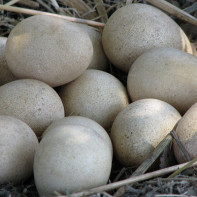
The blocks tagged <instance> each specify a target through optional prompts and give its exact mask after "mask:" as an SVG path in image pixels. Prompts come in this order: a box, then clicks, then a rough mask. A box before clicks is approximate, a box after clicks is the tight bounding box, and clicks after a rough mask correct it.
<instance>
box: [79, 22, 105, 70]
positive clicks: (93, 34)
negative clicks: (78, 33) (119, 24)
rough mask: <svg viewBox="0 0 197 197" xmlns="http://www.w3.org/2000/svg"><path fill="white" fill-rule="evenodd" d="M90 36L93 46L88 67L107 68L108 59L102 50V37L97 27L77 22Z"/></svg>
mask: <svg viewBox="0 0 197 197" xmlns="http://www.w3.org/2000/svg"><path fill="white" fill-rule="evenodd" d="M77 25H78V26H79V27H80V28H81V29H83V30H84V31H85V32H86V33H87V34H88V35H89V37H90V40H91V42H92V46H93V56H92V61H91V62H90V64H89V66H88V69H97V70H107V67H108V60H107V57H106V55H105V53H104V51H103V46H102V37H101V33H100V32H99V30H98V29H96V28H93V27H90V26H88V25H84V24H79V23H78V24H77Z"/></svg>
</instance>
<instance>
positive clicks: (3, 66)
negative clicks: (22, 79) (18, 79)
mask: <svg viewBox="0 0 197 197" xmlns="http://www.w3.org/2000/svg"><path fill="white" fill-rule="evenodd" d="M6 41H7V38H6V37H0V86H1V85H4V84H6V83H8V82H10V81H13V80H15V77H14V75H13V74H12V73H11V71H10V70H9V68H8V65H7V62H6V58H5V46H6Z"/></svg>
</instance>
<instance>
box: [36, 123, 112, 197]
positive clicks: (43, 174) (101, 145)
mask: <svg viewBox="0 0 197 197" xmlns="http://www.w3.org/2000/svg"><path fill="white" fill-rule="evenodd" d="M54 130H55V131H54V135H53V134H52V133H50V134H49V135H47V134H46V135H45V136H44V138H43V139H42V140H41V142H40V144H39V147H38V148H37V151H36V154H35V159H34V178H35V184H36V187H37V190H38V192H39V195H40V196H50V195H53V192H54V191H57V192H59V193H62V194H65V193H73V192H77V191H81V190H85V189H90V188H93V187H97V186H101V185H104V184H106V183H107V181H108V179H109V175H110V172H111V165H112V156H111V150H110V148H109V146H108V143H107V142H106V140H105V139H104V138H103V137H102V136H101V135H99V134H98V133H97V132H95V131H93V130H92V129H91V128H87V127H83V126H80V125H60V126H57V127H55V128H54ZM54 162H55V163H54Z"/></svg>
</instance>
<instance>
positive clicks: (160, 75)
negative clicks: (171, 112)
mask: <svg viewBox="0 0 197 197" xmlns="http://www.w3.org/2000/svg"><path fill="white" fill-rule="evenodd" d="M196 76H197V58H196V57H194V56H193V55H190V54H188V53H186V52H183V51H181V50H178V49H174V48H162V49H153V50H150V51H148V52H146V53H144V54H143V55H141V56H140V57H139V58H137V60H136V61H135V62H134V63H133V65H132V67H131V69H130V71H129V74H128V78H127V87H128V92H129V95H130V98H131V100H132V101H136V100H139V99H144V98H155V99H160V100H163V101H165V102H167V103H169V104H171V105H172V106H174V107H175V108H176V109H177V110H178V111H179V112H180V113H181V114H184V113H185V112H186V111H187V110H188V109H189V108H190V107H191V106H192V105H193V104H194V103H195V102H196V101H197V77H196Z"/></svg>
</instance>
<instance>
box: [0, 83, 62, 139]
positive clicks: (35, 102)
mask: <svg viewBox="0 0 197 197" xmlns="http://www.w3.org/2000/svg"><path fill="white" fill-rule="evenodd" d="M0 115H8V116H14V117H16V118H18V119H21V120H22V121H24V122H25V123H27V124H28V125H29V126H30V127H31V128H32V129H33V130H34V132H35V133H36V135H37V136H40V135H41V134H42V132H43V131H44V130H45V129H46V128H47V127H48V126H49V125H50V124H51V123H52V121H54V120H57V119H60V118H63V117H64V107H63V104H62V101H61V99H60V97H59V96H58V94H57V93H56V92H55V90H53V89H52V88H51V87H50V86H49V85H47V84H45V83H43V82H41V81H38V80H33V79H21V80H16V81H13V82H10V83H7V84H5V85H3V86H1V87H0Z"/></svg>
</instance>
